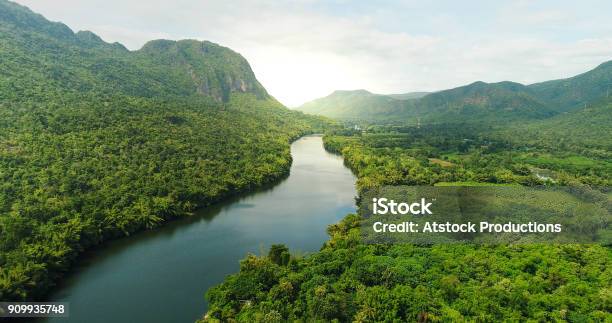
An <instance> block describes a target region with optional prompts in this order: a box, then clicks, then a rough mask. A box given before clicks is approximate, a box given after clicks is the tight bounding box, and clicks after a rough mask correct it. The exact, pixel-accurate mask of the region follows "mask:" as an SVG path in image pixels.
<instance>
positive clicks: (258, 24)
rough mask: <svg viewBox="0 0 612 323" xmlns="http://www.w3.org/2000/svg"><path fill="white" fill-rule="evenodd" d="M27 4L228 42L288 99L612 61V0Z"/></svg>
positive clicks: (134, 28)
mask: <svg viewBox="0 0 612 323" xmlns="http://www.w3.org/2000/svg"><path fill="white" fill-rule="evenodd" d="M18 2H20V3H23V4H26V5H28V6H30V7H31V8H32V9H34V10H35V11H38V12H40V13H42V14H43V15H46V16H47V17H48V18H50V19H52V20H61V21H63V22H65V23H67V24H68V25H69V26H71V27H72V28H73V29H89V30H92V31H94V32H96V33H98V34H99V35H100V36H101V37H102V38H103V39H105V40H107V41H111V42H113V41H119V42H121V43H124V44H125V45H126V46H128V47H129V48H131V49H137V48H139V47H140V46H142V44H144V43H145V42H146V41H148V40H150V39H153V38H170V39H180V38H196V39H206V40H210V41H213V42H217V43H219V44H221V45H224V46H228V47H230V48H232V49H234V50H236V51H238V52H240V53H241V54H243V55H244V56H245V57H246V58H247V59H248V60H249V62H250V63H251V65H252V67H253V69H254V71H255V73H256V75H257V77H258V79H259V80H260V81H261V82H262V84H263V85H264V86H265V87H266V88H267V89H268V91H269V92H270V93H271V94H272V95H274V96H276V97H277V98H278V99H279V100H280V101H281V102H284V103H285V104H287V105H290V106H295V105H299V104H301V103H303V102H305V101H307V100H311V99H314V98H316V97H320V96H324V95H327V94H329V93H330V92H332V91H333V90H336V89H355V88H366V89H369V90H371V91H374V92H379V93H391V92H393V93H398V92H408V91H419V90H430V91H431V90H439V89H444V88H449V87H454V86H459V85H463V84H466V83H471V82H473V81H476V80H484V81H501V80H513V81H519V82H535V81H543V80H547V79H553V78H560V77H567V76H571V75H574V74H577V73H580V72H583V71H586V70H587V69H589V68H592V67H594V66H596V65H597V64H599V63H601V62H603V61H605V60H609V59H612V46H611V45H612V38H610V37H609V36H608V35H610V34H612V30H610V28H611V26H610V24H609V23H608V18H607V17H606V16H607V15H606V14H605V12H609V11H606V10H605V7H607V8H609V7H610V5H609V4H606V3H605V2H601V1H593V5H592V6H591V7H589V6H588V5H572V4H563V3H557V2H551V3H549V4H544V5H542V2H531V1H522V2H502V3H499V4H491V3H490V2H486V1H483V2H481V3H472V4H471V5H470V4H465V3H463V4H460V3H455V2H452V1H449V2H447V3H444V2H442V3H435V4H429V3H423V2H415V1H395V2H393V1H386V2H384V3H385V4H386V5H385V6H382V5H380V4H377V3H378V2H369V1H338V0H336V1H333V0H329V1H327V0H325V1H323V0H321V1H317V0H301V1H280V0H237V1H223V0H218V1H196V0H175V1H161V0H153V1H146V2H145V1H129V2H128V1H119V0H106V1H102V0H91V1H77V0H55V1H36V0H18ZM602 7H604V8H602ZM550 8H554V10H552V9H550ZM585 16H586V17H589V19H584V17H585Z"/></svg>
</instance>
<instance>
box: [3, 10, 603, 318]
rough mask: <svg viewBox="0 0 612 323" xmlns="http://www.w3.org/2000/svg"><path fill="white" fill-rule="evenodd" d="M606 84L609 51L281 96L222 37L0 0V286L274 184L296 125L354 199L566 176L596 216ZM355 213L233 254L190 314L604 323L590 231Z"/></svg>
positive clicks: (40, 283)
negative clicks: (426, 225)
mask: <svg viewBox="0 0 612 323" xmlns="http://www.w3.org/2000/svg"><path fill="white" fill-rule="evenodd" d="M609 84H612V61H608V62H604V63H602V64H601V65H599V66H597V67H596V68H594V69H592V70H590V71H587V72H585V73H583V74H580V75H576V76H574V77H571V78H567V79H561V80H552V81H548V82H543V83H536V84H530V85H523V84H519V83H515V82H498V83H484V82H474V83H472V84H468V85H465V86H461V87H457V88H454V89H449V90H443V91H438V92H432V93H428V92H414V93H405V94H395V95H379V94H373V93H370V92H368V91H365V90H358V91H336V92H334V93H333V94H332V95H330V96H328V97H326V98H322V99H318V100H315V101H313V102H310V103H307V104H305V105H304V106H302V107H300V108H299V109H298V110H299V111H295V110H289V109H287V108H286V107H284V106H283V105H282V104H281V103H279V102H278V101H277V100H276V99H274V98H273V97H272V96H271V95H270V94H268V92H267V91H266V89H265V88H264V87H263V86H262V85H261V84H260V83H259V81H258V80H257V78H256V77H255V74H254V73H253V71H252V69H251V67H250V65H249V63H248V62H247V61H246V59H245V58H244V57H242V56H241V55H240V54H238V53H236V52H234V51H233V50H231V49H229V48H226V47H223V46H220V45H217V44H215V43H212V42H208V41H197V40H180V41H172V40H153V41H149V42H148V43H146V44H145V45H144V46H143V47H142V48H140V49H138V50H133V51H131V50H128V49H127V48H126V47H124V46H123V45H121V44H119V43H107V42H105V41H103V40H102V39H101V38H100V37H98V36H97V35H96V34H94V33H92V32H89V31H79V32H76V33H75V32H73V31H72V30H71V29H70V28H69V27H67V26H66V25H64V24H62V23H59V22H51V21H49V20H47V19H46V18H44V17H43V16H41V15H39V14H36V13H34V12H32V11H30V10H29V9H27V8H26V7H23V6H20V5H18V4H15V3H13V2H10V1H6V0H0V300H1V301H38V300H45V299H46V297H47V296H48V295H49V293H50V292H51V291H52V290H53V288H54V287H56V286H57V284H58V283H59V281H60V280H61V278H62V277H64V276H65V275H66V274H67V273H68V272H69V271H70V270H71V268H73V266H74V265H75V263H76V262H78V261H79V259H80V258H79V257H81V256H83V255H84V253H85V252H86V251H89V250H93V249H94V248H96V247H98V246H101V245H103V244H104V243H105V242H108V241H109V240H112V239H119V238H122V237H126V236H130V235H133V234H136V233H137V232H139V231H143V230H151V229H155V228H158V227H160V226H162V225H164V224H165V223H167V222H168V221H170V220H172V219H177V218H184V217H189V216H192V215H193V214H195V212H196V211H197V210H198V209H201V208H204V207H207V206H210V205H212V204H214V203H217V202H220V201H221V200H223V199H226V198H229V197H230V196H235V195H238V194H240V193H243V192H247V191H253V190H255V189H256V188H260V187H263V186H266V185H269V184H274V183H276V182H278V181H280V180H281V179H283V178H284V177H286V176H288V175H289V172H290V167H291V164H292V157H291V151H290V144H291V143H292V142H293V141H294V140H296V139H298V138H300V137H301V136H303V135H306V134H311V133H325V136H324V137H323V144H324V148H325V149H326V150H327V151H329V152H331V153H334V154H338V155H339V156H341V157H342V158H343V160H344V164H345V165H346V166H347V167H348V168H349V169H350V170H351V171H352V172H353V173H354V174H355V176H356V177H357V183H356V187H357V192H358V196H357V197H356V201H359V200H360V199H361V198H363V196H364V195H363V192H365V190H368V189H371V188H379V187H382V186H385V185H425V186H488V185H494V186H514V185H522V186H525V187H532V186H545V187H546V186H570V187H576V188H588V189H590V190H597V191H598V197H599V196H607V197H608V203H607V204H605V203H602V204H603V205H604V206H605V207H602V209H603V210H606V209H607V210H608V211H610V210H612V207H611V205H612V204H611V203H609V197H610V196H611V192H610V189H609V187H610V184H611V180H612V178H611V174H612V132H611V131H610V129H611V125H612V98H610V97H609V90H610V86H609ZM568 89H569V90H568ZM300 111H302V112H300ZM307 113H312V115H311V114H307ZM316 115H322V116H316ZM324 116H327V117H334V118H337V120H336V121H335V120H332V119H327V118H326V117H324ZM349 175H350V174H349ZM351 178H352V177H351ZM300 197H301V195H300ZM603 201H604V202H605V199H603ZM606 207H607V208H606ZM344 210H345V209H343V211H342V214H344V213H346V211H344ZM608 215H609V214H608ZM601 222H605V223H607V224H609V222H610V219H602V221H601ZM362 223H364V219H362V218H361V217H360V216H359V215H357V214H348V215H346V217H345V218H344V219H343V220H341V221H340V222H339V223H336V224H332V225H330V226H329V227H328V229H327V233H328V235H329V240H327V241H326V242H325V243H324V244H323V246H322V247H321V249H320V250H319V251H318V252H314V253H312V254H303V253H301V252H298V251H294V250H289V248H287V247H286V246H285V245H284V244H283V241H278V242H277V244H274V245H272V246H271V247H270V248H269V251H267V252H262V253H261V254H260V255H252V254H250V255H245V256H246V257H245V258H244V259H243V260H242V261H240V264H239V271H238V272H237V273H234V274H231V275H229V276H227V277H226V279H225V280H224V281H223V282H220V284H219V285H217V286H215V287H213V288H212V289H210V290H208V291H204V290H202V294H204V293H206V294H205V298H206V300H207V301H208V304H209V308H208V312H207V313H206V314H204V316H203V317H202V318H201V321H204V322H234V321H241V322H285V321H295V322H311V321H314V322H351V321H355V322H379V321H383V322H406V321H418V322H456V321H468V322H497V321H507V322H523V321H529V322H548V321H569V322H612V314H611V313H612V249H611V246H609V245H598V244H522V245H512V244H506V245H502V244H497V245H494V244H480V245H477V244H470V243H461V244H437V245H419V244H396V245H388V244H366V243H364V242H363V240H362V238H361V236H360V225H361V224H362ZM223 250H225V249H223Z"/></svg>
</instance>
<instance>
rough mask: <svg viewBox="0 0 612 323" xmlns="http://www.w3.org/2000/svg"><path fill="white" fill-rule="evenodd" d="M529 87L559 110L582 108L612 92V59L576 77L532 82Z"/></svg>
mask: <svg viewBox="0 0 612 323" xmlns="http://www.w3.org/2000/svg"><path fill="white" fill-rule="evenodd" d="M529 88H530V89H531V90H533V91H534V92H535V94H536V95H537V96H538V98H540V99H542V100H543V101H544V102H547V103H548V104H549V105H550V106H551V107H553V108H554V109H555V110H557V111H570V110H573V109H578V108H582V107H583V106H584V104H585V103H587V104H588V103H589V102H595V101H597V100H599V99H602V98H603V97H605V96H609V95H611V94H612V92H611V91H612V61H607V62H605V63H602V64H600V65H599V66H597V67H596V68H595V69H593V70H590V71H588V72H586V73H582V74H580V75H576V76H574V77H570V78H567V79H561V80H553V81H547V82H542V83H536V84H531V85H529Z"/></svg>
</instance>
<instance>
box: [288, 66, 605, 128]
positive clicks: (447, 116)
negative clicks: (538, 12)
mask: <svg viewBox="0 0 612 323" xmlns="http://www.w3.org/2000/svg"><path fill="white" fill-rule="evenodd" d="M606 84H608V85H607V86H606ZM610 87H612V61H607V62H604V63H601V64H599V65H598V66H597V67H595V68H594V69H592V70H589V71H587V72H584V73H581V74H578V75H576V76H573V77H570V78H565V79H559V80H551V81H546V82H540V83H534V84H529V85H524V84H521V83H517V82H512V81H501V82H493V83H486V82H483V81H476V82H472V83H470V84H467V85H463V86H459V87H455V88H451V89H446V90H441V91H436V92H431V93H426V94H424V95H422V96H418V97H416V98H411V99H409V100H404V102H401V96H400V97H399V98H398V96H397V95H379V97H378V101H379V102H374V101H373V100H371V99H370V100H369V102H366V100H365V99H364V100H363V101H357V100H355V98H353V99H352V100H350V101H346V100H345V101H342V100H340V99H341V97H339V96H334V95H333V94H334V93H336V92H334V93H332V95H329V96H327V97H323V98H319V99H315V100H313V101H310V102H307V103H305V104H303V105H302V106H300V107H298V108H297V110H299V111H302V112H305V113H312V114H320V115H323V116H327V117H331V118H337V119H341V120H370V121H372V120H374V121H384V122H391V121H396V122H408V123H419V122H430V123H440V122H473V121H474V120H480V121H481V122H488V121H495V122H502V121H509V120H532V119H542V118H548V117H552V116H554V115H556V114H559V113H563V112H568V111H572V110H574V109H578V108H580V107H582V106H583V105H584V104H585V103H586V104H588V103H589V102H595V101H597V100H598V99H601V98H602V97H603V96H604V95H606V93H608V91H610ZM567 88H572V89H573V90H572V91H567ZM364 91H365V90H364ZM366 92H367V91H366ZM368 93H369V92H368ZM417 93H421V92H417ZM383 97H384V99H383ZM330 99H333V100H330ZM389 99H392V100H396V102H394V103H389V102H388V100H389ZM389 106H393V107H394V108H393V109H389V108H388V107H389Z"/></svg>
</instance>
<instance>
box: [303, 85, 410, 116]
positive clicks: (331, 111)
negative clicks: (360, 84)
mask: <svg viewBox="0 0 612 323" xmlns="http://www.w3.org/2000/svg"><path fill="white" fill-rule="evenodd" d="M404 105H405V102H404V101H403V100H398V99H394V98H392V97H390V96H387V95H382V94H374V93H371V92H368V91H366V90H355V91H335V92H333V93H332V94H330V95H328V96H326V97H324V98H320V99H317V100H314V101H311V102H307V103H305V104H304V105H302V106H300V107H298V108H297V110H299V111H302V112H305V113H310V114H318V115H323V116H326V117H330V118H336V119H353V120H357V119H379V118H384V116H387V115H388V116H395V115H398V114H401V113H402V111H403V110H404Z"/></svg>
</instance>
